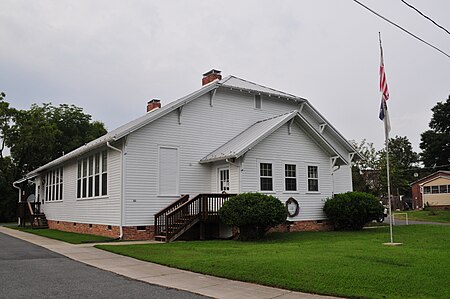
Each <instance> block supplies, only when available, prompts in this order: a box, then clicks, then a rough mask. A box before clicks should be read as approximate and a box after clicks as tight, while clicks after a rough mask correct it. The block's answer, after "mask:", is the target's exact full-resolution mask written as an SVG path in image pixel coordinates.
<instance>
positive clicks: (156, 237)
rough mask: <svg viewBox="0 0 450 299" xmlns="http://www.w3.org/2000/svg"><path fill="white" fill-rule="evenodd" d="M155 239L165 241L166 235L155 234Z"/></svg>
mask: <svg viewBox="0 0 450 299" xmlns="http://www.w3.org/2000/svg"><path fill="white" fill-rule="evenodd" d="M155 241H161V242H165V241H166V236H155Z"/></svg>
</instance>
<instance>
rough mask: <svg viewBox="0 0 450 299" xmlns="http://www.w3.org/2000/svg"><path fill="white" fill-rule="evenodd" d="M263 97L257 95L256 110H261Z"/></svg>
mask: <svg viewBox="0 0 450 299" xmlns="http://www.w3.org/2000/svg"><path fill="white" fill-rule="evenodd" d="M261 102H262V99H261V95H260V94H255V109H261Z"/></svg>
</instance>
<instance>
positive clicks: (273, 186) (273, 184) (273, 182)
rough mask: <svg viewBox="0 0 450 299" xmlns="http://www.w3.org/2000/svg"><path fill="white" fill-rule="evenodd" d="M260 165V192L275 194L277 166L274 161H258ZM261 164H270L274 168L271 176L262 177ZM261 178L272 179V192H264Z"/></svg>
mask: <svg viewBox="0 0 450 299" xmlns="http://www.w3.org/2000/svg"><path fill="white" fill-rule="evenodd" d="M257 163H258V185H259V191H260V192H261V193H275V180H274V171H275V164H274V163H273V161H265V160H261V161H257ZM261 164H270V165H271V167H272V175H271V176H261ZM261 178H271V179H272V190H262V188H261Z"/></svg>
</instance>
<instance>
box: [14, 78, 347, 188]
mask: <svg viewBox="0 0 450 299" xmlns="http://www.w3.org/2000/svg"><path fill="white" fill-rule="evenodd" d="M221 86H222V87H224V88H231V89H236V90H240V91H249V92H255V93H260V94H266V95H268V96H274V97H278V98H280V99H281V98H285V99H292V100H295V101H298V102H305V103H307V105H308V106H310V105H309V103H308V101H307V100H306V99H304V98H301V97H297V96H294V95H292V94H289V93H285V92H282V91H279V90H276V89H272V88H269V87H266V86H263V85H259V84H256V83H253V82H250V81H247V80H243V79H240V78H238V77H235V76H227V77H225V78H224V79H222V80H220V81H219V80H215V81H213V82H211V83H209V84H206V85H205V86H203V87H202V88H200V89H198V90H197V91H194V92H192V93H190V94H188V95H187V96H184V97H182V98H180V99H178V100H176V101H173V102H171V103H169V104H167V105H165V106H163V107H161V108H159V109H156V110H153V111H151V112H148V113H147V114H145V115H143V116H141V117H139V118H137V119H135V120H133V121H131V122H128V123H126V124H124V125H123V126H120V127H119V128H117V129H115V130H112V131H110V132H108V133H107V134H105V135H103V136H101V137H99V138H97V139H95V140H93V141H91V142H89V143H87V144H85V145H83V146H81V147H79V148H77V149H75V150H73V151H72V152H70V153H68V154H66V155H64V156H61V157H59V158H57V159H55V160H53V161H51V162H49V163H47V164H45V165H43V166H41V167H39V168H37V169H35V170H33V171H31V172H30V173H28V174H27V175H26V176H25V179H26V178H33V177H35V176H36V175H37V174H38V173H40V172H42V171H45V170H47V169H50V168H52V167H56V166H57V165H58V164H61V163H63V162H65V161H68V160H70V159H73V158H77V157H79V156H81V155H83V154H85V153H87V152H88V151H90V150H93V149H96V148H99V147H101V146H105V145H106V144H107V142H113V141H116V140H119V139H121V138H123V137H125V136H127V135H128V134H130V133H132V132H133V131H135V130H138V129H140V128H142V127H143V126H145V125H147V124H149V123H151V122H153V121H154V120H156V119H158V118H160V117H162V116H164V115H166V114H168V113H170V112H172V111H174V110H176V109H178V108H180V107H182V106H183V105H185V104H187V103H189V102H190V101H192V100H194V99H196V98H198V97H199V96H201V95H204V94H206V93H208V92H210V91H212V90H214V89H217V88H219V87H221ZM311 108H312V106H311ZM312 109H313V110H314V111H315V112H316V113H318V112H317V111H316V110H315V109H314V108H312ZM290 113H293V112H290ZM290 113H288V114H290ZM295 114H296V113H294V114H293V115H294V116H295ZM286 115H287V114H285V115H284V116H278V117H275V118H273V119H270V120H265V121H261V122H260V123H261V124H259V125H256V124H255V125H256V126H255V128H253V129H252V130H256V131H257V130H258V129H261V130H262V128H263V127H266V126H268V127H270V126H271V124H272V125H273V124H274V123H277V122H278V121H280V123H282V119H283V118H284V117H287V116H286ZM318 115H319V116H320V117H322V116H321V115H320V114H318ZM294 116H292V117H294ZM327 123H328V122H327ZM257 124H258V123H257ZM249 129H250V128H249ZM333 129H334V128H333ZM334 131H335V132H336V134H337V136H338V137H339V138H340V139H342V140H343V141H344V144H345V143H347V146H350V145H349V143H348V141H347V140H345V139H344V138H343V137H342V135H340V134H339V133H338V132H337V130H334ZM263 138H264V137H263ZM258 142H259V141H258ZM236 146H237V145H236ZM222 150H225V148H224V149H222ZM230 150H231V148H230ZM211 154H212V153H211ZM202 161H203V160H202ZM22 180H23V179H22Z"/></svg>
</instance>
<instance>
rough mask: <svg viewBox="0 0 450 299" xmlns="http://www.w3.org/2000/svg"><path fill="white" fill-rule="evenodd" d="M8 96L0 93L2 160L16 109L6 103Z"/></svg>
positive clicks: (0, 145) (0, 156) (0, 151)
mask: <svg viewBox="0 0 450 299" xmlns="http://www.w3.org/2000/svg"><path fill="white" fill-rule="evenodd" d="M5 98H6V94H5V93H4V92H0V158H3V150H4V149H5V136H6V134H7V133H8V130H9V129H10V125H11V119H12V116H13V115H14V113H15V109H13V108H10V107H9V103H8V102H6V101H5Z"/></svg>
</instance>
